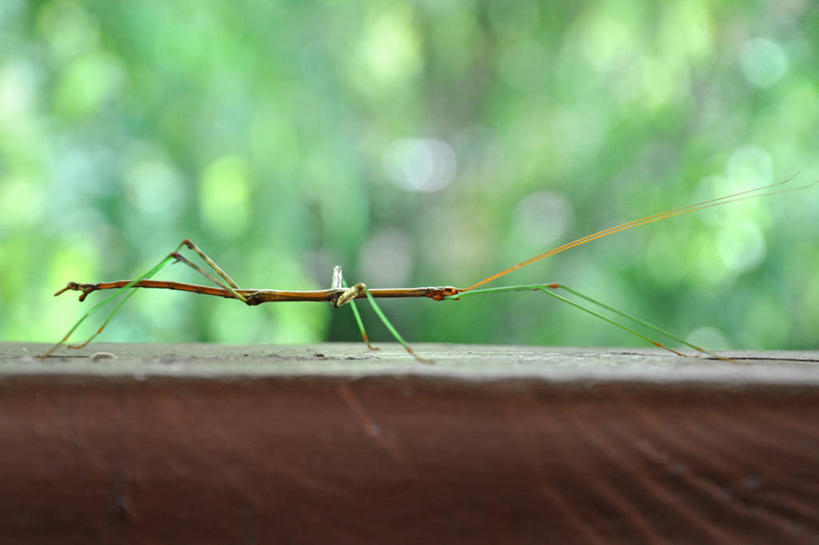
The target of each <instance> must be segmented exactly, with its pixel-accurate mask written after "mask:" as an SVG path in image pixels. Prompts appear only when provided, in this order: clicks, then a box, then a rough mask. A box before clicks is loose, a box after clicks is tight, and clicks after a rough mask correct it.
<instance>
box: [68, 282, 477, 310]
mask: <svg viewBox="0 0 819 545" xmlns="http://www.w3.org/2000/svg"><path fill="white" fill-rule="evenodd" d="M131 282H132V281H131V280H117V281H115V282H97V283H96V284H80V283H78V282H69V283H68V285H66V287H64V288H63V289H61V290H60V291H58V292H57V293H55V294H54V295H60V294H61V293H63V292H66V291H81V292H82V294H81V295H80V301H83V300H85V298H86V297H87V296H88V294H89V293H91V292H94V291H98V290H111V289H120V288H124V287H125V286H127V285H128V284H131ZM131 287H132V288H155V289H166V290H177V291H188V292H192V293H199V294H202V295H213V296H216V297H224V298H226V299H236V297H234V295H233V294H232V293H230V292H229V291H228V290H226V289H224V288H217V287H212V286H201V285H199V284H186V283H184V282H168V281H165V280H140V281H138V282H135V283H133V284H131ZM346 291H347V290H346V289H345V288H329V289H325V290H310V291H283V290H270V289H258V290H254V289H239V290H236V292H237V293H239V294H240V295H242V296H243V297H245V299H246V301H245V302H246V304H248V305H250V306H254V305H260V304H262V303H274V302H279V301H300V302H310V301H313V302H329V303H335V301H336V300H337V299H338V298H339V297H341V295H343V294H344V293H345V292H346ZM369 291H370V294H371V295H372V296H373V297H377V298H408V297H428V298H430V299H434V300H436V301H441V300H442V299H444V298H445V297H451V296H453V295H457V294H458V293H460V291H461V290H460V289H458V288H455V287H453V286H431V287H419V288H374V289H370V290H369ZM366 297H367V296H366V295H365V294H364V293H359V294H357V295H356V296H355V298H356V299H364V298H366Z"/></svg>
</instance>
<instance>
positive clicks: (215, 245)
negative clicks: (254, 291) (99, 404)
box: [0, 0, 819, 348]
mask: <svg viewBox="0 0 819 545" xmlns="http://www.w3.org/2000/svg"><path fill="white" fill-rule="evenodd" d="M817 74H819V10H818V9H817V5H816V4H815V3H813V2H804V1H800V0H787V1H785V2H779V1H777V2H774V1H770V2H762V1H757V2H734V1H729V0H707V1H706V0H682V1H680V2H667V3H658V2H649V1H644V0H588V1H581V2H527V1H516V0H508V1H490V0H485V1H479V0H474V1H469V0H417V1H415V2H409V1H407V2H389V1H383V2H378V1H376V2H354V1H349V0H347V1H327V0H325V1H317V2H293V1H290V2H274V1H270V2H255V1H251V0H244V1H242V0H240V1H227V0H208V1H204V2H202V1H196V2H194V1H191V0H179V1H176V2H166V1H164V0H140V1H139V2H108V1H102V0H97V1H90V0H89V1H74V0H51V1H29V0H3V2H0V338H2V339H4V340H36V341H53V340H56V339H58V338H59V337H61V336H62V334H63V333H64V332H65V331H66V330H67V328H68V327H69V326H70V325H71V324H72V323H73V322H74V321H75V320H76V319H77V318H78V317H79V316H80V314H81V313H82V312H83V311H84V309H86V308H88V306H89V302H91V301H96V300H99V299H98V298H99V294H94V296H92V297H90V298H89V302H86V303H84V304H82V305H81V304H79V303H77V302H76V299H75V297H74V296H69V295H63V296H62V297H60V298H56V299H55V298H53V297H51V294H52V293H53V292H54V291H55V290H56V289H58V288H60V287H62V286H63V285H64V284H65V283H66V281H68V280H77V281H83V282H86V281H89V282H90V281H101V280H114V279H121V278H128V277H133V276H134V275H136V274H138V273H141V272H144V271H145V270H147V269H148V268H150V267H151V266H152V265H153V264H154V263H156V262H158V261H159V260H160V259H161V258H162V257H163V256H164V255H165V254H166V253H167V252H168V251H170V250H171V249H172V248H173V247H175V245H176V244H178V243H179V241H180V240H181V239H183V238H186V237H190V238H192V239H193V240H195V241H196V242H197V243H198V244H199V245H200V246H201V247H202V248H203V249H204V250H205V251H206V252H208V253H209V254H210V255H211V256H212V257H213V258H214V259H215V260H216V261H217V262H218V263H220V264H221V265H222V267H223V268H225V269H226V270H227V271H228V272H229V273H230V274H231V276H233V278H234V279H235V280H236V281H237V282H238V283H239V285H241V286H242V287H268V288H281V289H315V288H320V287H327V286H328V285H329V282H330V273H331V269H332V265H334V264H341V265H343V266H344V267H345V272H346V276H347V278H348V279H349V280H350V281H357V280H363V281H365V282H367V283H368V284H369V285H370V286H379V287H387V286H408V285H429V284H432V285H440V284H454V285H458V286H465V285H469V284H471V283H474V282H476V281H478V280H480V279H482V278H484V277H486V276H488V275H490V274H492V273H494V272H497V271H498V270H501V269H503V268H506V267H508V266H510V265H512V264H514V263H517V262H519V261H522V260H523V259H526V258H528V257H530V256H532V255H534V254H536V253H539V252H542V251H544V250H546V249H548V248H550V247H552V246H555V245H557V244H559V243H562V242H565V241H567V240H571V239H573V238H577V237H579V236H582V235H585V234H588V233H590V232H592V231H595V230H597V229H599V228H603V227H607V226H610V225H613V224H616V223H620V222H622V221H626V220H630V219H634V218H636V217H640V216H643V215H646V214H650V213H654V212H657V211H660V210H663V209H666V208H672V207H676V206H680V205H685V204H689V203H692V202H695V201H698V200H703V199H707V198H711V197H714V196H719V195H723V194H727V193H730V192H734V191H739V190H742V189H746V188H749V187H754V186H758V185H763V184H767V183H771V182H774V181H777V180H780V179H783V178H786V177H788V176H790V175H791V174H793V173H794V172H795V171H797V170H799V171H801V172H802V173H803V174H802V175H801V177H800V181H802V182H807V181H811V180H812V179H815V178H816V177H817V173H819V153H817V151H818V149H819V148H817V144H819V92H817V91H818V89H817V87H818V85H817V81H819V78H817ZM817 235H819V188H813V189H811V190H808V191H803V192H800V193H792V194H786V195H782V196H777V197H773V198H767V199H760V200H753V201H747V202H743V203H739V204H736V205H730V206H727V207H724V208H718V209H714V210H708V211H705V212H701V213H697V214H695V215H691V216H686V217H683V218H675V219H672V220H668V221H665V222H662V223H658V224H654V225H651V226H647V227H642V228H640V229H636V230H634V231H630V232H628V233H623V234H619V235H617V236H615V237H611V238H607V239H605V240H600V241H597V242H594V243H592V244H589V245H588V246H583V247H580V248H576V249H574V250H571V251H570V252H567V253H565V254H561V255H560V256H557V257H555V258H552V259H549V260H546V261H543V262H540V263H538V264H536V265H533V266H531V267H528V268H526V269H523V270H521V271H518V272H516V273H514V274H512V275H509V276H507V277H505V278H503V279H502V280H499V281H497V282H495V284H494V285H503V284H520V283H527V282H546V281H560V282H564V283H566V284H568V285H571V286H573V287H575V288H577V289H579V290H581V291H585V292H587V293H589V294H590V295H593V296H596V297H599V298H601V299H603V300H605V301H607V302H609V303H610V304H612V305H614V306H616V307H618V308H621V309H623V310H625V311H628V312H632V313H634V314H636V315H638V316H641V317H643V318H645V319H647V320H649V321H653V322H655V323H657V324H658V325H661V326H663V327H665V328H667V329H670V330H673V331H677V332H679V333H681V334H683V335H686V336H689V337H691V338H693V339H696V340H698V341H699V342H701V343H703V344H705V345H706V346H709V347H711V348H724V347H734V348H738V347H745V348H816V347H817V341H818V340H819V273H817V271H819V244H817ZM158 278H166V279H177V280H181V281H196V282H199V280H198V279H197V278H196V276H195V275H194V274H193V273H191V272H190V271H187V270H185V269H184V267H181V266H179V265H177V266H174V267H171V268H169V269H168V270H166V271H163V272H162V273H160V275H159V276H158ZM385 310H386V311H387V312H388V314H389V315H390V316H391V317H392V318H393V319H394V320H395V323H396V325H397V327H398V328H399V329H400V330H401V331H402V332H403V333H404V334H405V336H406V337H407V339H409V340H411V341H415V342H420V341H451V342H480V343H484V342H486V343H536V344H567V345H636V346H639V345H641V341H640V340H639V339H636V338H632V337H629V336H628V335H627V334H624V333H623V332H621V331H619V330H617V329H614V328H612V327H610V326H608V325H606V324H605V323H602V322H599V323H598V322H597V321H594V320H593V319H591V318H589V317H587V316H585V315H583V314H582V313H580V312H578V311H576V310H574V309H572V308H569V307H566V308H564V307H563V306H561V305H560V304H559V303H557V302H556V301H554V300H552V299H551V298H548V297H546V296H545V295H538V294H525V293H524V294H514V295H508V296H486V297H483V298H474V299H469V300H464V301H462V302H459V303H435V302H432V301H427V300H420V301H392V302H387V303H386V304H385ZM365 318H367V319H368V323H369V324H370V327H371V328H372V331H371V334H372V336H373V337H374V338H376V339H379V338H380V339H387V338H388V337H387V334H386V332H385V331H384V329H383V328H382V327H381V326H380V325H379V324H377V323H376V322H375V320H374V318H373V316H372V314H371V313H366V312H365ZM101 319H102V317H101V316H100V317H99V318H97V319H96V321H95V323H94V324H89V326H88V328H87V331H88V332H90V331H92V330H93V329H94V328H95V327H96V326H97V325H98V323H99V321H101ZM356 338H357V333H356V330H355V325H354V322H353V320H352V317H351V315H350V313H349V311H348V310H346V309H342V310H341V311H333V309H331V308H330V307H329V305H324V304H292V303H290V304H269V305H262V306H260V307H254V308H247V307H244V306H242V305H241V304H238V303H236V302H234V301H225V300H222V299H216V298H207V297H201V296H199V297H197V296H192V295H189V294H182V293H170V292H162V291H150V292H149V291H148V290H146V291H145V292H144V293H140V294H138V296H137V297H134V298H133V299H132V300H131V301H130V302H129V303H128V304H127V305H126V306H125V307H124V310H123V311H122V312H121V313H120V315H119V316H118V317H117V318H116V319H115V320H114V321H113V322H112V323H111V325H110V326H109V329H108V330H106V332H105V333H104V334H103V336H102V337H101V339H103V340H109V341H110V340H120V341H157V342H162V341H168V342H170V341H194V340H207V341H218V342H231V343H244V342H274V343H297V342H310V341H317V340H322V339H329V340H354V339H356Z"/></svg>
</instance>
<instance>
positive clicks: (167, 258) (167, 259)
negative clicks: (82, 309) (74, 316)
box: [40, 243, 184, 358]
mask: <svg viewBox="0 0 819 545" xmlns="http://www.w3.org/2000/svg"><path fill="white" fill-rule="evenodd" d="M183 244H184V243H182V244H180V245H179V246H178V247H177V248H176V250H174V251H173V252H171V253H169V254H168V255H167V256H165V258H164V259H162V261H160V262H159V263H157V264H156V266H154V267H153V268H152V269H150V270H149V271H148V272H146V273H145V274H143V275H142V276H139V277H137V278H135V279H134V280H131V281H130V282H129V283H128V284H125V285H124V286H123V287H121V288H119V289H118V290H116V291H115V292H114V293H113V294H111V295H110V296H108V297H106V298H105V299H103V300H102V301H100V302H99V303H97V304H96V305H94V306H93V307H91V308H90V309H88V311H87V312H86V313H85V314H83V315H82V317H80V319H79V320H77V322H76V323H75V324H74V325H73V326H72V327H71V329H69V330H68V333H66V334H65V336H64V337H63V338H62V339H60V341H59V342H57V343H56V344H55V345H54V346H52V347H51V348H49V349H48V350H46V351H45V352H44V353H43V354H41V355H40V357H41V358H47V357H48V356H50V355H51V354H53V353H54V352H55V351H56V350H57V349H58V348H59V347H60V346H62V345H63V344H64V343H65V342H66V341H67V340H68V339H69V338H70V337H71V335H72V334H73V333H74V331H76V329H77V328H78V327H79V326H80V324H82V323H83V322H84V321H85V320H86V319H87V318H88V317H89V316H91V315H92V314H94V313H95V312H96V311H98V310H100V309H101V308H102V307H103V306H105V305H106V304H107V303H109V302H111V301H113V300H114V299H116V298H117V297H119V296H120V295H122V294H123V293H124V292H125V290H129V289H130V288H132V287H133V286H134V284H136V283H137V282H139V281H140V280H147V279H148V278H151V277H152V276H154V275H155V274H156V273H158V272H159V271H160V270H162V269H163V268H164V267H165V266H166V265H167V264H168V263H171V262H172V261H174V260H176V259H177V257H176V254H178V253H179V250H181V249H182V246H183ZM70 285H71V284H70V283H69V286H70ZM65 289H69V288H68V287H66V288H64V289H62V290H60V291H58V292H57V293H56V294H55V295H59V294H60V293H62V292H63V291H65ZM134 293H136V291H135V290H130V291H128V293H126V295H125V297H123V298H122V300H121V301H120V302H119V303H117V304H116V306H115V307H114V310H112V311H111V313H110V314H109V315H108V317H107V318H106V319H105V321H104V322H103V323H102V325H101V326H100V328H99V329H98V330H97V331H96V332H95V333H94V334H93V335H91V336H90V337H89V338H88V339H87V340H86V341H85V342H84V343H81V344H70V345H67V347H68V348H82V347H84V346H86V345H88V343H90V342H91V341H92V340H94V338H95V337H96V336H97V335H99V334H100V333H102V330H103V329H105V326H107V325H108V322H110V321H111V319H112V318H113V317H114V315H115V314H116V313H117V312H118V311H119V309H120V308H122V305H124V304H125V302H126V301H127V300H128V299H130V298H131V296H132V295H134ZM84 295H85V292H83V296H84Z"/></svg>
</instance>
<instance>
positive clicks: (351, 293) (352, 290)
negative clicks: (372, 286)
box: [334, 279, 432, 363]
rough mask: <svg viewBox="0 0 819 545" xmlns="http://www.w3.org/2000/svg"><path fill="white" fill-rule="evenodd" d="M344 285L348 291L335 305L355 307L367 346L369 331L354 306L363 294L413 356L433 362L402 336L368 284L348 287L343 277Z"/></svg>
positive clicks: (360, 283)
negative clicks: (414, 348) (418, 352)
mask: <svg viewBox="0 0 819 545" xmlns="http://www.w3.org/2000/svg"><path fill="white" fill-rule="evenodd" d="M342 285H343V286H344V287H345V288H347V291H345V292H344V293H342V294H341V295H340V296H339V297H338V299H336V301H335V302H334V305H335V306H336V307H342V306H344V305H346V304H350V307H351V308H352V309H353V314H355V316H356V320H357V321H358V325H359V328H360V329H361V335H362V338H363V339H364V342H366V343H367V346H370V343H369V341H368V340H367V333H366V332H365V331H364V324H363V322H362V321H361V317H360V316H359V314H358V310H357V309H356V308H355V306H354V305H355V299H356V298H357V297H359V296H360V295H362V294H363V295H365V296H366V298H367V301H369V303H370V305H371V306H372V307H373V310H374V311H375V313H376V315H378V318H379V319H380V320H381V322H382V323H383V324H384V325H385V326H386V327H387V329H388V330H389V331H390V333H392V336H393V337H395V340H397V341H398V342H399V343H400V344H401V346H403V347H404V349H406V351H407V352H409V354H410V355H411V356H412V357H413V358H415V359H416V360H418V361H419V362H421V363H432V360H427V359H424V358H422V357H420V356H419V355H418V354H416V353H415V351H414V350H413V349H412V347H410V345H409V344H407V341H405V340H404V337H402V336H401V334H400V333H398V330H397V329H395V326H393V325H392V323H391V322H390V321H389V319H387V316H386V314H384V312H383V311H382V310H381V307H379V306H378V303H376V302H375V298H374V297H373V296H372V294H371V293H370V290H368V289H367V286H366V285H365V284H364V283H363V282H358V283H356V284H355V285H353V286H352V287H347V284H346V282H344V280H343V279H342Z"/></svg>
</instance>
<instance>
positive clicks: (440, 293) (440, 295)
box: [432, 286, 461, 301]
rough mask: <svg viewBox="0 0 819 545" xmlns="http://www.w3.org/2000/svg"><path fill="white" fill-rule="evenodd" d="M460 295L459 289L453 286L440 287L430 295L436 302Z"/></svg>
mask: <svg viewBox="0 0 819 545" xmlns="http://www.w3.org/2000/svg"><path fill="white" fill-rule="evenodd" d="M459 293H461V290H460V289H459V288H456V287H455V286H441V287H440V288H437V289H436V290H435V293H434V294H433V295H432V298H433V299H435V300H436V301H442V300H444V299H446V298H447V297H453V296H455V295H458V294H459Z"/></svg>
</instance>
